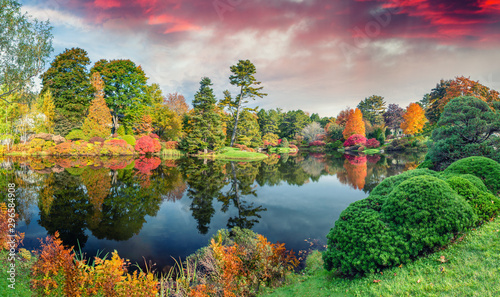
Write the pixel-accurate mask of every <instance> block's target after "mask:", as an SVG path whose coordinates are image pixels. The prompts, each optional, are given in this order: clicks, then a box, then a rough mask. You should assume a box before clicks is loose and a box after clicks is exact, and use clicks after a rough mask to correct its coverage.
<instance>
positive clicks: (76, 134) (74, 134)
mask: <svg viewBox="0 0 500 297" xmlns="http://www.w3.org/2000/svg"><path fill="white" fill-rule="evenodd" d="M66 139H67V140H86V139H87V136H86V135H85V134H84V133H83V131H82V130H80V129H74V130H71V132H69V133H68V135H66Z"/></svg>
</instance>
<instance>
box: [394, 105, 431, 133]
mask: <svg viewBox="0 0 500 297" xmlns="http://www.w3.org/2000/svg"><path fill="white" fill-rule="evenodd" d="M403 119H404V121H403V122H402V123H401V126H400V127H401V129H403V132H404V133H405V134H410V135H413V134H415V133H419V132H421V131H422V130H423V128H424V125H425V123H426V122H427V119H426V118H425V112H424V110H423V109H422V107H421V106H420V105H419V104H417V103H410V105H409V106H408V107H407V108H406V112H405V114H404V115H403Z"/></svg>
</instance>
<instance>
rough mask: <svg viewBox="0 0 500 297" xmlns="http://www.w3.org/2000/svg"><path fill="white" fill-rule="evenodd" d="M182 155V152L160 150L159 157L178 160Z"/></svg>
mask: <svg viewBox="0 0 500 297" xmlns="http://www.w3.org/2000/svg"><path fill="white" fill-rule="evenodd" d="M182 155H183V153H182V151H180V150H176V149H162V150H161V152H160V157H162V158H168V159H172V158H180V157H182Z"/></svg>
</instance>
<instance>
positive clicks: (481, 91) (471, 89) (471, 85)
mask: <svg viewBox="0 0 500 297" xmlns="http://www.w3.org/2000/svg"><path fill="white" fill-rule="evenodd" d="M460 96H474V97H476V98H478V99H480V100H482V101H484V102H486V103H491V102H497V101H500V98H499V93H498V92H497V91H495V90H491V89H490V88H488V87H486V86H484V85H482V84H480V83H479V81H474V80H471V79H470V78H467V77H464V76H460V77H457V78H455V80H453V81H451V82H450V85H449V86H448V88H446V94H445V95H444V96H443V98H441V99H440V100H439V108H440V110H443V109H444V107H445V106H446V104H448V102H450V100H451V99H453V98H456V97H460Z"/></svg>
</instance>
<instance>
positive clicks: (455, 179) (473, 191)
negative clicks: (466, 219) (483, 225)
mask: <svg viewBox="0 0 500 297" xmlns="http://www.w3.org/2000/svg"><path fill="white" fill-rule="evenodd" d="M464 176H465V175H463V176H452V177H450V178H448V179H447V180H446V182H447V183H448V185H450V187H451V188H452V189H453V190H455V192H457V193H458V195H460V196H462V197H464V198H465V199H466V200H467V202H469V205H470V206H471V207H472V209H473V210H474V212H475V213H476V214H477V216H478V218H479V220H480V221H483V222H486V221H488V220H489V219H491V218H492V217H494V216H496V215H497V214H498V212H499V210H500V199H499V198H497V197H495V196H494V195H492V194H491V193H490V192H489V191H488V190H486V191H483V190H480V189H478V188H477V187H476V186H475V185H474V184H473V183H472V182H470V181H469V180H467V179H465V178H464ZM483 186H484V185H483ZM485 188H486V187H485Z"/></svg>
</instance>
